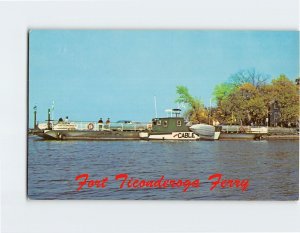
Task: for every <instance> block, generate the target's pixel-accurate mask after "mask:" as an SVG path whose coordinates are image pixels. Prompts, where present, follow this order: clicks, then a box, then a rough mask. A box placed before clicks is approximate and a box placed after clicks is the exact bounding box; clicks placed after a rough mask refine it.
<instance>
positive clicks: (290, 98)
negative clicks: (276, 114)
mask: <svg viewBox="0 0 300 233" xmlns="http://www.w3.org/2000/svg"><path fill="white" fill-rule="evenodd" d="M270 90H271V96H272V97H273V99H274V100H277V101H278V103H279V106H280V114H281V116H280V119H281V125H285V126H288V125H290V124H296V123H297V121H298V120H299V90H298V87H297V85H296V84H295V83H294V82H292V81H291V80H289V79H288V78H287V77H286V76H285V75H280V76H279V77H278V78H276V79H273V80H272V88H270Z"/></svg>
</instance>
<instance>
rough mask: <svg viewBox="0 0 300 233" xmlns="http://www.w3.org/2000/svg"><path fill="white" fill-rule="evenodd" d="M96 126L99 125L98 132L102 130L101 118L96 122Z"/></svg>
mask: <svg viewBox="0 0 300 233" xmlns="http://www.w3.org/2000/svg"><path fill="white" fill-rule="evenodd" d="M98 125H99V130H102V129H103V120H102V118H100V120H99V121H98Z"/></svg>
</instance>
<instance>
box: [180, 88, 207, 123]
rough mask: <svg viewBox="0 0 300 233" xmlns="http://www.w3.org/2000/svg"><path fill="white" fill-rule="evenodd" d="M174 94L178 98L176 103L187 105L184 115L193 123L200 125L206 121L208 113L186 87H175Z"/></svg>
mask: <svg viewBox="0 0 300 233" xmlns="http://www.w3.org/2000/svg"><path fill="white" fill-rule="evenodd" d="M176 88H177V90H176V93H177V94H178V95H179V97H178V98H177V100H176V103H184V104H187V105H188V107H189V108H188V110H187V111H186V113H185V115H186V116H187V117H188V118H189V120H190V121H192V122H193V123H201V122H207V121H208V111H207V110H206V109H205V108H204V104H203V103H202V101H201V100H200V99H198V98H196V97H193V96H192V95H191V94H190V93H189V90H188V89H187V87H185V86H177V87H176Z"/></svg>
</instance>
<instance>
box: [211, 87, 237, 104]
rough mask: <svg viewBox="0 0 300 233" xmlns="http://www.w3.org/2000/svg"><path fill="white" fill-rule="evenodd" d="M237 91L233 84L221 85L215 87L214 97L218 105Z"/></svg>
mask: <svg viewBox="0 0 300 233" xmlns="http://www.w3.org/2000/svg"><path fill="white" fill-rule="evenodd" d="M234 89H235V86H234V85H233V84H232V83H221V84H218V85H216V86H215V88H214V92H213V96H214V100H215V101H217V102H218V103H219V102H220V101H222V100H224V99H226V98H227V97H228V96H229V95H230V94H231V93H232V92H233V91H234Z"/></svg>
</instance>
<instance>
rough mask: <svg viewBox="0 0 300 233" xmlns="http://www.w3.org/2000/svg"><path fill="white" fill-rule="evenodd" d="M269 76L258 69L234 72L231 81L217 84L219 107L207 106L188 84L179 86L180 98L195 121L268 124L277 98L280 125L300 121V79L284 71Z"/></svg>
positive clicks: (217, 102) (216, 97) (179, 100)
mask: <svg viewBox="0 0 300 233" xmlns="http://www.w3.org/2000/svg"><path fill="white" fill-rule="evenodd" d="M269 80H270V77H268V76H267V75H265V74H262V73H259V72H256V71H255V69H248V70H241V71H239V72H237V73H235V74H233V75H231V76H230V77H229V78H228V81H227V82H224V83H221V84H218V85H216V86H215V89H214V92H213V96H214V98H213V100H214V102H215V103H216V105H217V106H216V107H213V108H210V107H207V106H204V104H203V102H202V101H201V100H200V99H198V98H196V97H194V96H192V95H191V94H190V93H189V91H188V88H186V87H184V86H177V94H178V95H179V96H178V98H177V100H176V102H177V103H184V104H186V105H187V106H188V109H187V111H186V112H185V116H186V117H187V118H189V120H190V121H192V122H193V123H212V122H213V121H215V122H219V123H221V124H242V125H250V124H252V125H266V123H267V122H266V119H267V118H268V117H269V114H270V112H269V111H270V106H271V104H272V103H274V101H276V102H277V103H278V105H279V109H280V117H279V122H278V125H280V126H296V125H298V123H299V79H297V80H298V82H297V83H296V82H295V81H291V80H290V79H288V78H287V77H286V76H285V75H280V76H279V77H277V78H274V79H272V80H271V81H270V82H269Z"/></svg>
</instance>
